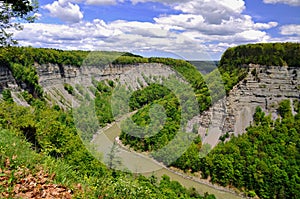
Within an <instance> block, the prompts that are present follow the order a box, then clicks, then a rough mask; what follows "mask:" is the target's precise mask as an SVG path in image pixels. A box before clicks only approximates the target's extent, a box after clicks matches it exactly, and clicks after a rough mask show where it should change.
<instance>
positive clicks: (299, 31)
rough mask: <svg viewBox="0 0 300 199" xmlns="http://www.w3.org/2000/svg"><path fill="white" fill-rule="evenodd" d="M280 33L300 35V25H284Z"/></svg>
mask: <svg viewBox="0 0 300 199" xmlns="http://www.w3.org/2000/svg"><path fill="white" fill-rule="evenodd" d="M280 34H282V35H297V36H299V37H300V25H298V24H291V25H285V26H282V27H281V28H280ZM299 39H300V38H299Z"/></svg>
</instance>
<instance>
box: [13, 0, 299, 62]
mask: <svg viewBox="0 0 300 199" xmlns="http://www.w3.org/2000/svg"><path fill="white" fill-rule="evenodd" d="M147 1H150V0H131V2H132V3H139V2H147ZM152 1H156V2H161V3H164V4H167V5H169V6H170V7H171V8H173V9H176V10H180V11H182V13H181V14H172V15H161V16H157V17H155V18H154V19H153V20H154V22H139V21H124V20H116V21H112V22H110V23H106V22H105V21H103V20H101V19H95V20H93V21H90V22H86V21H83V20H82V17H83V14H82V12H81V11H80V9H79V6H78V5H77V4H76V3H81V4H86V5H87V4H94V5H104V4H115V3H116V2H123V0H57V1H55V2H53V3H52V4H48V5H46V6H44V8H46V9H48V10H49V11H50V14H51V15H52V16H54V17H59V18H60V19H62V20H64V21H68V22H69V23H67V24H65V25H58V24H56V25H55V24H42V23H36V24H24V30H23V32H17V33H16V39H18V40H19V41H20V44H22V45H32V46H36V47H51V48H61V49H84V50H117V51H129V52H130V51H149V50H154V51H155V50H160V51H167V52H173V53H175V54H177V55H181V56H184V57H187V58H192V59H195V58H197V57H198V58H199V56H200V55H201V54H203V51H205V52H208V53H211V56H212V57H214V58H219V57H220V55H221V54H222V53H223V52H224V50H226V48H228V47H231V46H233V45H238V44H244V43H250V42H251V43H253V42H266V41H274V38H271V37H270V35H268V34H267V32H266V30H268V29H270V28H274V27H277V26H278V23H277V22H266V23H257V22H254V21H253V19H252V17H251V16H249V15H245V14H243V10H244V9H245V3H244V1H242V0H225V1H217V0H197V1H194V0H152ZM81 4H80V5H81ZM70 5H72V6H73V9H69V11H68V9H65V8H71V7H72V6H70ZM74 6H75V7H76V6H77V7H76V8H78V9H74ZM74 10H76V12H74ZM71 11H72V12H71ZM68 12H70V13H73V12H74V13H77V15H73V14H70V13H68ZM78 13H80V14H81V15H80V14H79V15H78ZM65 15H68V16H69V18H70V19H69V20H66V18H67V17H66V16H65ZM74 22H77V23H74ZM296 29H298V30H299V27H297V26H293V27H288V26H284V27H282V28H281V34H282V35H287V36H286V37H285V39H286V40H288V39H290V40H292V41H294V40H295V39H297V38H296V36H295V34H298V35H299V33H295V31H296ZM298 40H299V36H298Z"/></svg>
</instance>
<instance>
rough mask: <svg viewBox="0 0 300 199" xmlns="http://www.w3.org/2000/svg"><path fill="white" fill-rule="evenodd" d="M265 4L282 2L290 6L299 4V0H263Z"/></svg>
mask: <svg viewBox="0 0 300 199" xmlns="http://www.w3.org/2000/svg"><path fill="white" fill-rule="evenodd" d="M263 1H264V3H267V4H276V3H282V4H287V5H290V6H300V0H263Z"/></svg>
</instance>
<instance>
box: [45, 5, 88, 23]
mask: <svg viewBox="0 0 300 199" xmlns="http://www.w3.org/2000/svg"><path fill="white" fill-rule="evenodd" d="M42 8H44V9H47V10H48V11H49V12H50V15H51V16H52V17H57V18H59V19H60V20H62V21H64V22H67V23H77V22H79V21H81V20H82V18H83V13H82V12H81V11H80V7H79V6H78V5H77V4H72V3H70V2H69V1H66V0H58V1H54V2H53V3H52V4H47V5H45V6H42Z"/></svg>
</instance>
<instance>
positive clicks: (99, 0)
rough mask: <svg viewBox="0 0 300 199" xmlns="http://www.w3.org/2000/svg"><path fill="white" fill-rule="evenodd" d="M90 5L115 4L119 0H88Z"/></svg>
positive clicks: (87, 2)
mask: <svg viewBox="0 0 300 199" xmlns="http://www.w3.org/2000/svg"><path fill="white" fill-rule="evenodd" d="M85 3H86V4H88V5H113V4H117V0H86V2H85Z"/></svg>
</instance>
